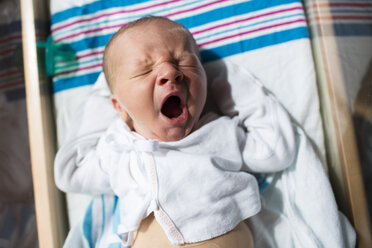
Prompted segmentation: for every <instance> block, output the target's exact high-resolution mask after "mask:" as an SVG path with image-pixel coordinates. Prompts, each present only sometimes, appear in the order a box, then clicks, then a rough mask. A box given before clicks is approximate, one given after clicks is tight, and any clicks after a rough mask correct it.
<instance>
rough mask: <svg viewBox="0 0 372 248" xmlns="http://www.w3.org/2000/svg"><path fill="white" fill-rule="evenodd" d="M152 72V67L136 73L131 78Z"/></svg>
mask: <svg viewBox="0 0 372 248" xmlns="http://www.w3.org/2000/svg"><path fill="white" fill-rule="evenodd" d="M150 72H152V69H148V70H145V71H142V72H139V73H136V74H135V75H134V76H131V77H130V79H132V78H137V77H141V76H145V75H147V74H149V73H150Z"/></svg>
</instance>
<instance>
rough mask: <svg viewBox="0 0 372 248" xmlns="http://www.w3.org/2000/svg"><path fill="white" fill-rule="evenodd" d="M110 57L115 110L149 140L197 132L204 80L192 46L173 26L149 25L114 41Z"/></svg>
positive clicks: (172, 138) (179, 137) (178, 136)
mask: <svg viewBox="0 0 372 248" xmlns="http://www.w3.org/2000/svg"><path fill="white" fill-rule="evenodd" d="M112 45H113V46H112V47H111V48H112V49H111V54H109V56H110V57H109V58H110V64H109V66H111V68H110V69H111V72H112V73H113V74H112V78H113V85H112V90H113V94H112V97H111V100H112V103H113V105H114V107H115V109H116V110H117V111H118V112H119V113H120V115H121V117H122V118H123V119H124V120H125V121H127V118H128V116H129V117H130V119H132V121H133V123H132V124H133V127H134V130H135V131H136V132H138V133H139V134H141V135H142V136H144V137H145V138H148V139H157V140H160V141H176V140H180V139H182V138H184V137H185V136H187V135H188V134H189V133H190V132H191V131H192V130H193V128H194V127H195V125H196V123H197V121H198V119H199V117H200V114H201V112H202V109H203V106H204V104H205V100H206V91H207V90H206V87H207V80H206V75H205V71H204V69H203V67H202V65H201V63H200V60H199V59H198V56H197V52H196V51H195V49H197V48H195V46H193V43H192V41H191V40H190V38H189V37H188V36H187V34H186V32H185V31H183V30H180V29H179V28H178V27H177V26H176V25H175V24H172V23H167V22H151V23H148V24H146V25H141V26H138V27H134V28H131V29H129V30H127V31H126V32H125V33H124V34H122V35H120V36H119V37H117V39H116V40H115V42H114V43H113V44H112Z"/></svg>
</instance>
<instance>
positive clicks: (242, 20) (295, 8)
mask: <svg viewBox="0 0 372 248" xmlns="http://www.w3.org/2000/svg"><path fill="white" fill-rule="evenodd" d="M292 10H302V7H293V8H289V9H283V10H277V11H273V12H269V13H265V14H261V15H257V16H252V17H248V18H245V19H240V20H235V21H232V22H228V23H224V24H220V25H217V26H214V27H210V28H207V29H203V30H199V31H196V32H193V33H192V34H193V35H196V34H199V33H203V32H206V31H210V30H213V29H216V28H220V27H224V26H228V25H231V24H235V23H239V22H244V21H249V20H253V19H257V18H260V17H264V16H268V15H273V14H278V13H282V12H286V11H292Z"/></svg>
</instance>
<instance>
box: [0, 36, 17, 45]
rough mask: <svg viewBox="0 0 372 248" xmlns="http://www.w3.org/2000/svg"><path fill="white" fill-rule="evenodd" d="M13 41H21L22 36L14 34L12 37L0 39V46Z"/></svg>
mask: <svg viewBox="0 0 372 248" xmlns="http://www.w3.org/2000/svg"><path fill="white" fill-rule="evenodd" d="M15 40H17V41H18V40H19V41H21V40H22V34H14V35H10V36H7V37H5V38H0V44H1V43H8V42H10V41H15Z"/></svg>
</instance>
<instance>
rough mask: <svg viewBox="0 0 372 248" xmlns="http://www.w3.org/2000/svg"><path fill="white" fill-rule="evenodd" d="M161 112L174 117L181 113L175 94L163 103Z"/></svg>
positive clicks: (178, 100)
mask: <svg viewBox="0 0 372 248" xmlns="http://www.w3.org/2000/svg"><path fill="white" fill-rule="evenodd" d="M161 112H162V113H163V115H165V116H167V117H168V118H175V117H178V116H180V115H181V114H182V108H181V100H180V98H179V97H177V96H171V97H169V98H168V99H167V100H166V101H165V103H164V104H163V107H162V108H161Z"/></svg>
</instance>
